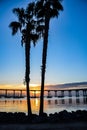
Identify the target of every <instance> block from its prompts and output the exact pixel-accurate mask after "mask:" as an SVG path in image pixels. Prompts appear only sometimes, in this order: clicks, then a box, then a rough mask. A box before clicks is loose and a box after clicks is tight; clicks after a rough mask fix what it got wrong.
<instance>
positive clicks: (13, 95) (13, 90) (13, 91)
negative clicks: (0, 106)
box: [13, 90, 15, 98]
mask: <svg viewBox="0 0 87 130" xmlns="http://www.w3.org/2000/svg"><path fill="white" fill-rule="evenodd" d="M13 97H14V98H15V90H13Z"/></svg>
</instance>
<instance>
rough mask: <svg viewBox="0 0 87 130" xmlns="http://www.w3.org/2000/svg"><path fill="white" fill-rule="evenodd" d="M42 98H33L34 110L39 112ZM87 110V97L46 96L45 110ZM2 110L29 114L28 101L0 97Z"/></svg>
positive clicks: (47, 111)
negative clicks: (49, 97)
mask: <svg viewBox="0 0 87 130" xmlns="http://www.w3.org/2000/svg"><path fill="white" fill-rule="evenodd" d="M39 106H40V98H31V107H32V112H33V113H35V114H38V113H39ZM65 109H66V110H68V111H72V110H77V109H81V110H83V109H85V110H87V98H80V97H79V98H76V97H75V98H61V99H59V98H51V99H48V98H45V100H44V112H46V113H48V114H49V113H54V112H58V111H62V110H65ZM0 112H24V113H26V114H27V101H26V98H23V99H10V98H9V99H5V98H2V99H0Z"/></svg>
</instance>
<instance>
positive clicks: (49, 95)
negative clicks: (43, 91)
mask: <svg viewBox="0 0 87 130" xmlns="http://www.w3.org/2000/svg"><path fill="white" fill-rule="evenodd" d="M50 97H51V94H50V90H48V96H47V98H50Z"/></svg>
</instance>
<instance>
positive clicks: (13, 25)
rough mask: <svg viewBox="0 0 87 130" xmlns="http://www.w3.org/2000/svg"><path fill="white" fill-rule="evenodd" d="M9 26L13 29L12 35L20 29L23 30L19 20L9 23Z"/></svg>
mask: <svg viewBox="0 0 87 130" xmlns="http://www.w3.org/2000/svg"><path fill="white" fill-rule="evenodd" d="M9 27H10V28H11V29H12V35H15V34H16V33H17V32H18V30H21V24H20V23H19V22H16V21H13V22H11V23H10V24H9Z"/></svg>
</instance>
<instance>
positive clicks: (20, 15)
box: [13, 8, 25, 25]
mask: <svg viewBox="0 0 87 130" xmlns="http://www.w3.org/2000/svg"><path fill="white" fill-rule="evenodd" d="M13 13H14V14H16V15H17V17H18V20H19V22H20V23H21V24H23V25H24V24H25V10H24V9H23V8H14V9H13Z"/></svg>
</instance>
